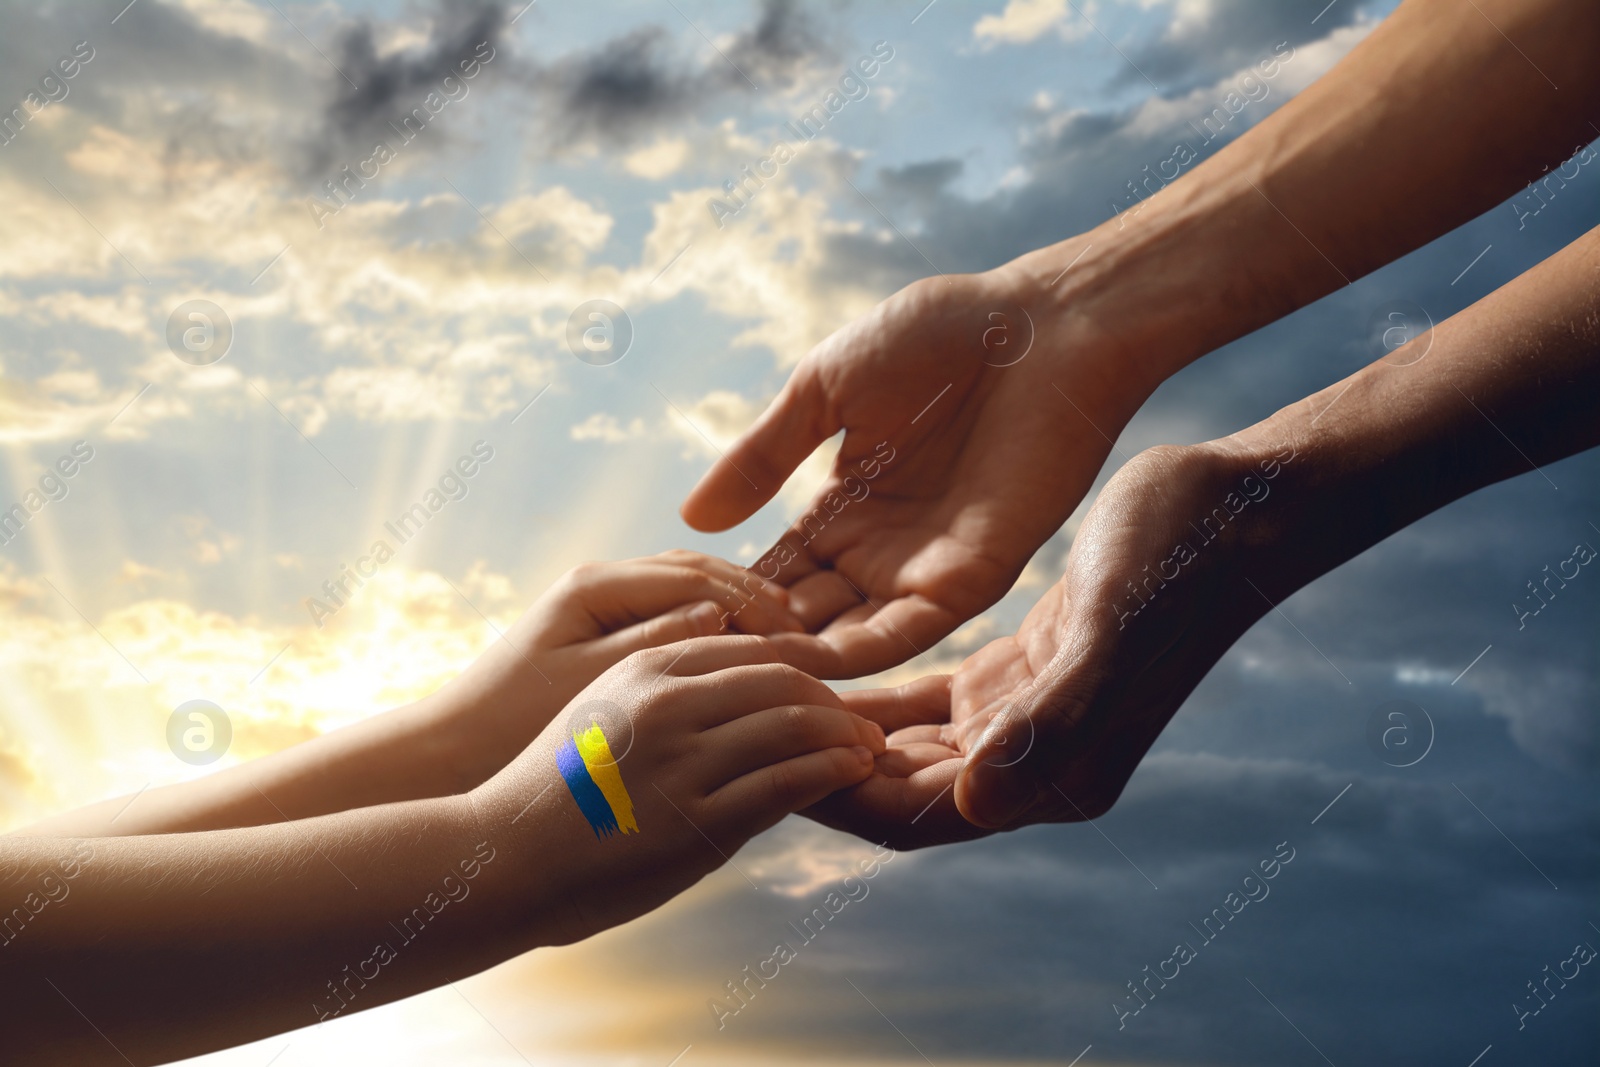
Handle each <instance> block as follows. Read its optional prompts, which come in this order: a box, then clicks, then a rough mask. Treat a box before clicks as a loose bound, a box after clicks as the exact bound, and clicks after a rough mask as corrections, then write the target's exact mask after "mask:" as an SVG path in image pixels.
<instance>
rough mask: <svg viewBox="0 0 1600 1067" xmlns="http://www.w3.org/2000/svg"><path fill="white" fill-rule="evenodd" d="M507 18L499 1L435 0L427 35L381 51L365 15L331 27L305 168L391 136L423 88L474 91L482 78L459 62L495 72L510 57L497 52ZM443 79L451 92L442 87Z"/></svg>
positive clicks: (433, 144)
mask: <svg viewBox="0 0 1600 1067" xmlns="http://www.w3.org/2000/svg"><path fill="white" fill-rule="evenodd" d="M508 19H509V15H508V13H507V11H506V8H505V5H503V4H500V3H492V2H487V0H441V2H440V3H439V5H438V6H437V7H436V8H435V10H434V13H433V17H432V19H431V25H430V27H429V32H428V33H427V34H426V35H425V36H423V37H422V38H421V40H419V41H414V42H412V43H410V44H409V46H408V47H403V48H394V49H391V50H388V51H381V50H380V46H379V41H378V36H379V33H378V29H377V27H375V25H374V24H373V23H372V22H371V21H368V20H362V21H361V22H357V23H355V24H353V25H349V26H346V27H345V28H344V29H342V30H341V31H339V33H338V45H337V49H336V51H335V55H334V59H333V63H334V66H335V67H337V68H338V76H337V77H335V78H333V79H332V86H333V89H334V91H335V96H334V97H333V99H332V100H331V101H330V102H329V104H328V105H327V108H326V111H325V127H324V130H323V133H322V135H321V136H320V137H319V138H318V139H316V140H315V141H313V142H312V143H311V144H310V145H308V147H307V152H308V157H307V164H306V173H307V174H308V175H310V174H320V173H322V172H323V171H325V170H327V169H328V168H329V166H330V164H334V163H336V162H338V161H340V160H341V159H342V158H343V157H345V156H348V155H350V154H351V153H354V152H358V151H359V152H360V154H361V155H362V156H363V157H365V156H366V155H368V154H370V152H371V149H372V146H373V144H374V143H375V142H377V141H389V142H393V141H394V140H395V138H396V136H397V135H396V134H395V132H394V131H393V129H392V128H391V127H390V123H391V122H398V121H400V120H401V119H402V118H403V117H404V116H408V115H410V114H411V112H412V111H413V109H415V108H419V107H422V106H423V100H424V98H426V97H427V96H428V95H429V94H430V93H435V94H439V95H441V96H449V95H455V94H458V93H460V92H462V91H463V90H462V86H469V88H467V90H466V91H467V92H469V93H470V91H471V87H477V88H481V86H482V84H483V83H477V82H475V81H472V80H471V79H465V80H464V79H463V68H462V64H463V63H470V64H472V66H471V67H470V68H468V69H471V70H473V71H475V72H477V71H482V72H487V73H488V74H489V75H490V77H491V78H498V77H500V76H501V73H502V72H503V71H504V70H505V69H506V68H507V66H508V65H510V64H512V63H514V62H515V60H514V59H511V58H510V57H507V56H505V54H504V41H503V40H502V36H503V34H504V33H505V30H506V26H507V23H508ZM446 78H449V79H451V85H454V86H455V88H454V89H451V88H449V87H448V86H446V85H445V81H444V80H445V79H446ZM439 142H440V138H439V137H438V136H437V135H436V136H435V137H433V138H431V139H425V140H424V142H423V143H424V144H425V145H428V146H429V147H430V148H431V149H433V150H437V149H438V148H439V147H441V145H440V143H439Z"/></svg>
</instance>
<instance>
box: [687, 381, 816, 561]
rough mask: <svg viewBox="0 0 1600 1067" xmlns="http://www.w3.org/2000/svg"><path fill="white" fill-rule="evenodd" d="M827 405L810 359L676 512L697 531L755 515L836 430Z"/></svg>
mask: <svg viewBox="0 0 1600 1067" xmlns="http://www.w3.org/2000/svg"><path fill="white" fill-rule="evenodd" d="M831 408H832V405H831V404H830V403H829V402H828V397H827V395H826V393H825V392H824V390H823V387H822V384H821V382H819V381H818V380H817V376H816V373H815V372H814V371H813V370H812V369H811V364H810V363H809V362H802V363H801V364H800V366H799V367H798V368H796V369H795V372H794V375H793V376H792V377H790V379H789V382H788V384H786V385H785V386H784V387H783V390H782V391H781V392H780V393H779V394H778V395H777V397H776V398H775V399H774V400H773V401H772V403H771V405H770V406H768V408H767V410H766V411H764V412H762V414H761V417H760V418H758V419H757V420H756V422H755V425H753V426H751V427H750V429H748V430H746V431H745V432H744V436H742V437H740V438H739V440H737V441H735V442H734V443H733V445H732V446H731V447H730V448H729V449H728V451H727V452H726V453H724V454H723V456H722V458H721V459H719V460H717V462H716V463H714V464H712V466H711V469H710V470H708V471H707V472H706V473H705V476H704V477H702V478H701V479H700V481H699V483H698V484H697V485H696V486H695V487H694V488H693V489H691V490H690V491H689V495H688V497H687V498H685V500H684V502H683V506H682V507H681V508H680V509H679V513H680V514H681V515H682V516H683V521H684V522H686V523H688V524H689V525H690V526H692V527H693V528H694V529H696V530H701V531H705V532H708V533H712V532H716V531H718V530H726V529H728V528H729V527H730V526H735V525H737V524H739V523H741V522H743V521H744V520H745V519H748V518H749V517H750V516H751V515H753V514H755V512H756V510H757V509H758V508H760V507H761V506H762V505H763V504H765V503H766V502H767V501H769V500H771V499H772V498H773V497H774V496H775V495H776V494H777V492H778V490H779V489H781V488H782V487H783V483H784V482H785V481H786V480H787V479H788V477H789V475H791V474H793V473H794V469H795V468H796V467H798V466H800V464H801V463H803V462H804V461H805V458H806V457H807V456H809V455H811V453H812V452H814V451H816V449H817V446H818V445H820V444H822V442H824V441H826V440H827V439H828V438H829V437H832V436H833V435H834V434H835V433H836V432H838V430H839V426H838V423H837V420H836V418H835V416H834V415H833V414H831Z"/></svg>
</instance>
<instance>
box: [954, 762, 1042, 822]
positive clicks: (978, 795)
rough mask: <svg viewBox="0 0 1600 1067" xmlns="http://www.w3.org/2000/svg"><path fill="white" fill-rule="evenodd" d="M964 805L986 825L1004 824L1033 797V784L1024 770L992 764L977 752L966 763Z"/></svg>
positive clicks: (1017, 813)
mask: <svg viewBox="0 0 1600 1067" xmlns="http://www.w3.org/2000/svg"><path fill="white" fill-rule="evenodd" d="M965 792H966V797H965V799H966V802H967V807H969V808H971V809H972V814H973V815H974V816H976V817H977V819H978V820H979V821H981V822H982V823H984V824H985V825H987V826H992V827H998V826H1004V825H1006V824H1007V823H1009V822H1010V821H1011V820H1012V819H1014V818H1016V817H1017V816H1018V815H1019V814H1021V812H1022V809H1023V808H1025V807H1027V806H1028V803H1029V802H1030V801H1032V800H1033V797H1034V788H1033V783H1032V781H1031V780H1030V778H1029V776H1028V774H1027V772H1026V771H1021V770H1019V768H1017V767H996V766H994V765H993V764H990V763H985V762H983V761H982V758H981V756H980V757H978V758H977V761H976V762H974V763H969V764H968V767H967V781H966V790H965Z"/></svg>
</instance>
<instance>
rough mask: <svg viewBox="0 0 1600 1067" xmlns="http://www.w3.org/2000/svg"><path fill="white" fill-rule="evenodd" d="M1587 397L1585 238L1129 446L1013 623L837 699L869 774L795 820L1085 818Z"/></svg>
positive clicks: (1597, 341)
mask: <svg viewBox="0 0 1600 1067" xmlns="http://www.w3.org/2000/svg"><path fill="white" fill-rule="evenodd" d="M1597 410H1600V229H1597V230H1592V231H1590V232H1589V233H1588V234H1586V235H1584V236H1583V237H1582V238H1580V239H1579V240H1577V241H1575V242H1573V243H1572V244H1571V245H1569V246H1568V247H1567V248H1565V249H1563V250H1562V251H1561V252H1559V253H1557V254H1556V255H1554V256H1552V257H1551V258H1550V259H1548V260H1546V261H1545V262H1543V263H1541V264H1539V265H1538V266H1537V267H1535V268H1533V269H1532V270H1530V271H1528V272H1527V273H1526V274H1524V275H1522V276H1521V277H1520V278H1517V279H1516V280H1514V281H1512V282H1511V283H1509V284H1508V285H1506V286H1504V287H1503V288H1501V289H1499V290H1497V291H1496V292H1494V293H1491V294H1490V295H1489V296H1487V297H1485V298H1484V299H1483V300H1481V301H1479V302H1478V303H1476V304H1474V305H1472V306H1471V307H1469V308H1467V309H1466V310H1464V311H1462V312H1461V313H1460V314H1458V315H1456V316H1454V317H1452V318H1450V319H1448V320H1446V321H1445V322H1443V323H1441V324H1440V325H1439V326H1438V327H1436V328H1435V329H1434V330H1433V331H1432V332H1431V333H1430V334H1424V335H1423V336H1421V337H1419V338H1418V339H1417V340H1415V341H1413V342H1411V344H1409V345H1406V346H1403V347H1401V348H1399V349H1396V350H1395V351H1394V352H1393V353H1391V354H1390V355H1389V356H1387V357H1385V358H1384V359H1383V360H1380V361H1379V362H1377V363H1374V364H1372V365H1371V366H1369V367H1366V368H1365V369H1363V370H1361V371H1360V372H1358V373H1356V374H1354V375H1352V376H1350V377H1349V378H1346V379H1344V380H1343V381H1341V382H1336V383H1334V384H1333V385H1330V386H1329V387H1328V388H1326V389H1324V390H1322V391H1321V392H1318V393H1315V394H1313V395H1312V396H1310V397H1307V398H1306V399H1304V400H1301V401H1298V402H1296V403H1294V404H1291V405H1290V406H1288V407H1286V408H1284V409H1282V410H1281V411H1278V412H1277V413H1275V414H1274V415H1272V416H1271V417H1269V418H1267V419H1265V420H1264V421H1262V422H1260V423H1257V424H1256V425H1254V426H1251V427H1249V428H1248V429H1245V430H1242V431H1240V432H1239V433H1236V434H1234V435H1232V436H1230V437H1226V438H1223V439H1221V440H1217V441H1210V442H1206V443H1204V444H1200V445H1193V446H1181V447H1180V446H1162V447H1159V448H1154V449H1150V450H1148V451H1146V452H1143V453H1140V454H1139V455H1137V456H1135V457H1134V458H1133V460H1132V461H1131V462H1129V463H1128V464H1127V465H1126V466H1124V467H1123V468H1122V469H1121V470H1119V471H1118V472H1117V474H1116V475H1115V476H1114V477H1113V478H1112V479H1111V481H1110V482H1109V483H1108V484H1107V485H1106V487H1105V488H1104V489H1103V490H1102V491H1101V493H1100V495H1099V496H1098V497H1097V498H1096V500H1095V503H1094V505H1093V507H1091V508H1090V510H1089V513H1088V515H1087V516H1086V517H1085V518H1084V521H1083V525H1082V526H1081V527H1080V529H1079V531H1078V534H1077V536H1076V537H1075V538H1074V540H1073V544H1072V548H1071V550H1070V551H1069V553H1068V555H1067V562H1066V573H1065V574H1064V575H1063V576H1062V578H1061V580H1060V581H1059V582H1057V583H1056V584H1055V586H1054V587H1052V588H1051V589H1050V590H1049V591H1048V592H1047V593H1046V594H1045V595H1044V596H1043V597H1042V598H1041V599H1040V600H1039V602H1038V604H1036V605H1035V606H1034V608H1033V610H1032V611H1030V612H1029V614H1028V616H1027V618H1026V619H1025V620H1024V621H1023V623H1022V626H1021V628H1020V629H1019V630H1018V632H1017V633H1016V634H1015V635H1013V636H1008V637H1002V638H1000V639H998V640H996V641H993V642H991V643H990V644H988V645H987V646H985V647H984V648H982V649H980V650H979V651H978V652H977V653H975V654H974V655H972V656H971V657H969V658H968V659H967V660H966V662H965V663H963V664H962V666H961V668H960V669H959V670H958V671H957V672H956V673H955V675H954V676H953V677H951V678H945V677H940V676H935V677H930V678H924V679H921V680H919V681H917V682H914V683H912V684H911V685H909V686H906V687H903V688H901V689H897V690H871V691H864V692H859V693H846V694H845V701H846V706H848V707H850V708H852V709H853V710H855V711H857V712H858V713H860V714H862V715H865V716H868V717H870V718H873V719H875V720H877V721H879V722H882V723H883V724H884V725H885V726H886V727H887V728H889V729H892V730H893V731H894V732H893V733H891V734H890V737H889V745H890V747H889V750H888V752H886V753H885V754H884V755H883V756H882V757H880V759H879V761H878V769H877V773H876V774H874V776H873V777H872V778H871V779H869V780H868V781H867V782H865V783H863V784H862V785H860V786H858V787H856V788H855V789H853V790H849V791H847V792H846V793H844V794H841V795H840V796H838V797H833V798H830V799H829V800H828V801H825V802H824V803H823V804H822V805H820V806H819V808H818V809H817V810H816V811H815V812H814V814H815V815H816V816H817V817H818V818H820V819H821V820H822V821H823V822H826V823H829V824H832V825H836V826H839V827H842V828H847V829H850V830H852V831H855V832H857V833H861V834H864V835H865V836H868V837H869V838H871V839H872V840H876V841H883V840H887V841H889V843H890V844H891V845H893V846H894V847H896V848H908V847H915V846H917V845H927V844H936V843H941V842H944V841H951V840H960V839H963V838H967V837H973V836H978V835H981V834H984V833H988V832H992V831H993V830H995V829H1012V828H1016V827H1018V826H1022V825H1027V824H1029V823H1034V822H1062V821H1068V822H1070V821H1078V820H1082V819H1089V818H1094V817H1096V816H1098V815H1100V814H1102V813H1104V812H1105V811H1106V810H1108V809H1109V808H1110V807H1111V805H1112V804H1113V803H1114V802H1115V801H1116V799H1117V797H1118V795H1119V794H1120V793H1121V792H1122V789H1123V786H1124V785H1126V784H1127V781H1128V778H1129V777H1130V776H1131V775H1132V774H1133V771H1134V769H1135V768H1136V767H1137V766H1138V764H1139V761H1140V760H1141V759H1142V758H1143V757H1144V754H1145V752H1146V751H1147V750H1148V749H1149V748H1150V745H1151V744H1152V743H1154V741H1155V739H1156V737H1157V736H1158V735H1159V734H1160V732H1161V730H1162V729H1163V728H1164V727H1165V726H1166V724H1167V722H1168V721H1169V720H1170V719H1171V718H1172V716H1173V714H1174V713H1176V711H1177V710H1178V708H1179V706H1180V705H1181V704H1182V703H1183V701H1184V700H1185V699H1186V698H1187V697H1188V695H1189V693H1190V692H1192V691H1193V689H1194V687H1195V686H1196V685H1198V684H1199V682H1200V680H1201V679H1202V678H1204V677H1205V675H1206V673H1207V672H1208V671H1210V669H1211V668H1212V666H1214V665H1215V664H1216V662H1217V660H1218V659H1220V658H1221V657H1222V655H1223V654H1224V653H1225V652H1226V651H1227V650H1228V649H1229V648H1230V647H1231V646H1232V645H1233V643H1234V642H1235V641H1236V640H1237V639H1238V638H1239V637H1240V636H1241V635H1242V634H1243V633H1244V632H1245V631H1246V630H1248V629H1249V628H1250V627H1251V626H1252V625H1254V624H1255V622H1256V621H1257V620H1259V619H1260V618H1261V617H1262V616H1263V615H1265V614H1266V613H1267V612H1269V611H1271V610H1272V608H1273V607H1274V606H1275V605H1277V604H1280V603H1282V601H1283V600H1285V599H1286V598H1287V597H1289V596H1290V595H1292V594H1293V593H1294V592H1295V590H1297V589H1299V588H1300V587H1302V586H1304V585H1305V584H1307V583H1308V582H1310V581H1312V580H1314V579H1315V578H1317V577H1318V576H1320V575H1322V574H1324V573H1326V572H1328V571H1329V570H1332V569H1333V568H1335V567H1337V566H1339V565H1340V564H1341V563H1344V562H1345V561H1347V560H1349V559H1351V558H1352V557H1354V556H1356V555H1358V554H1359V553H1361V552H1362V551H1364V550H1366V549H1367V548H1369V547H1371V546H1372V545H1374V544H1376V543H1377V542H1379V541H1381V540H1383V539H1384V538H1385V537H1387V536H1389V535H1390V534H1391V533H1394V532H1395V531H1396V530H1400V529H1402V528H1404V527H1405V526H1407V525H1409V524H1411V523H1412V522H1415V521H1416V520H1417V519H1419V518H1421V517H1423V516H1424V515H1427V514H1429V513H1430V512H1432V511H1434V510H1436V509H1438V508H1440V507H1443V506H1444V505H1445V504H1448V503H1450V502H1451V501H1453V500H1456V499H1459V498H1460V497H1462V496H1465V495H1466V494H1468V493H1471V492H1473V491H1475V490H1477V489H1480V488H1482V487H1484V486H1486V485H1489V484H1492V483H1494V482H1497V481H1500V480H1502V479H1505V478H1511V477H1515V476H1516V475H1519V474H1525V473H1528V472H1530V471H1531V470H1532V469H1533V465H1534V464H1537V465H1539V466H1540V467H1542V466H1544V465H1545V464H1549V463H1553V462H1555V461H1556V460H1558V459H1561V458H1563V457H1565V456H1570V455H1573V454H1575V453H1577V452H1581V451H1584V450H1586V449H1589V448H1593V447H1594V446H1595V445H1597V444H1600V420H1597V419H1596V418H1595V412H1596V411H1597ZM1219 508H1222V509H1224V512H1225V513H1224V515H1223V516H1222V517H1220V518H1218V517H1217V516H1216V513H1217V509H1219ZM1208 519H1210V520H1211V521H1210V525H1209V526H1207V525H1206V524H1207V521H1208ZM1202 527H1204V529H1202ZM1208 538H1209V539H1208ZM1179 545H1188V546H1189V547H1190V548H1191V549H1192V556H1188V555H1186V554H1183V553H1179V552H1177V551H1176V549H1177V546H1179ZM1185 560H1187V561H1185ZM1147 583H1148V584H1147ZM1252 586H1254V588H1252ZM952 784H954V787H955V788H954V790H953V794H954V795H953V798H952V795H951V790H950V787H951V785H952ZM976 794H981V796H978V795H976ZM924 810H926V814H924V815H922V816H921V817H920V818H917V817H916V816H917V815H918V813H919V812H923V811H924ZM974 815H976V816H977V818H976V819H975V818H974ZM979 820H981V821H979Z"/></svg>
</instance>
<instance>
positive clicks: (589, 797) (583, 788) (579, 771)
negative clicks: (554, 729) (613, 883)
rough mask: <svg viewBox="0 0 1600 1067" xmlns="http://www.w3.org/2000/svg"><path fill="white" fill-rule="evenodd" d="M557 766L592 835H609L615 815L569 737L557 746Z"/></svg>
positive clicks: (612, 832) (613, 826)
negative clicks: (565, 741) (586, 820)
mask: <svg viewBox="0 0 1600 1067" xmlns="http://www.w3.org/2000/svg"><path fill="white" fill-rule="evenodd" d="M556 767H557V768H558V769H559V770H560V771H561V777H562V778H563V779H564V780H565V781H566V783H567V789H568V790H570V791H571V792H572V799H573V800H575V801H577V803H578V810H579V811H581V812H583V817H584V818H585V819H588V820H589V828H590V829H592V830H593V831H594V836H595V837H597V838H598V837H600V836H601V835H602V834H604V836H606V837H610V836H611V835H612V834H614V833H616V832H617V817H616V815H614V814H613V813H612V811H611V805H610V804H608V803H606V796H605V794H604V793H602V792H600V787H599V786H597V785H595V784H594V779H593V778H591V777H590V776H589V768H588V767H585V766H584V764H583V757H582V756H580V755H579V754H578V746H577V745H576V744H575V743H573V742H572V741H571V740H569V741H567V743H566V744H564V745H562V746H561V747H560V748H559V749H557V750H556Z"/></svg>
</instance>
